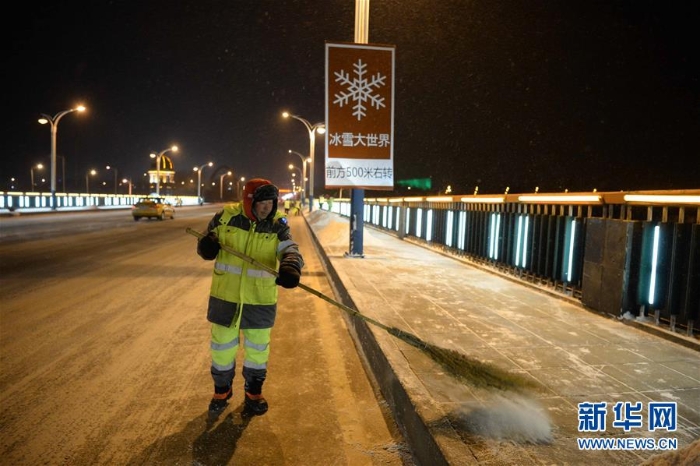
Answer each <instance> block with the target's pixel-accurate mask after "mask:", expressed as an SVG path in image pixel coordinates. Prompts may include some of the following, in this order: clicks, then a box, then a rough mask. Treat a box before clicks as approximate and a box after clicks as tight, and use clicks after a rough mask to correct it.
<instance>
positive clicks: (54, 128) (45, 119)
mask: <svg viewBox="0 0 700 466" xmlns="http://www.w3.org/2000/svg"><path fill="white" fill-rule="evenodd" d="M84 111H85V107H84V106H83V105H78V106H77V107H76V108H69V109H68V110H63V111H62V112H58V113H57V114H55V115H54V116H53V117H52V116H51V115H47V114H45V113H42V114H41V117H42V118H40V119H39V120H38V121H39V123H41V124H42V125H45V124H47V123H49V124H51V209H52V210H56V208H57V205H56V135H57V133H58V122H59V121H60V119H61V118H63V116H64V115H68V114H69V113H72V112H84ZM64 178H65V176H64Z"/></svg>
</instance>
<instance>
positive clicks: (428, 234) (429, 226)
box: [425, 209, 433, 241]
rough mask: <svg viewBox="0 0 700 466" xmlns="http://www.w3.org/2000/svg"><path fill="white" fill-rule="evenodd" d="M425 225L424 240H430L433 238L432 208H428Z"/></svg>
mask: <svg viewBox="0 0 700 466" xmlns="http://www.w3.org/2000/svg"><path fill="white" fill-rule="evenodd" d="M427 217H428V218H427V219H426V226H425V240H426V241H432V239H433V209H428V215H427Z"/></svg>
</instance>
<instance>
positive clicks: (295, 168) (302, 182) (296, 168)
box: [288, 163, 304, 202]
mask: <svg viewBox="0 0 700 466" xmlns="http://www.w3.org/2000/svg"><path fill="white" fill-rule="evenodd" d="M288 168H289V169H290V170H297V171H299V176H300V177H301V185H300V188H301V193H302V202H303V200H304V197H303V196H304V174H303V172H302V171H301V168H299V167H295V166H294V164H291V163H290V164H289V167H288ZM295 176H296V173H292V177H295Z"/></svg>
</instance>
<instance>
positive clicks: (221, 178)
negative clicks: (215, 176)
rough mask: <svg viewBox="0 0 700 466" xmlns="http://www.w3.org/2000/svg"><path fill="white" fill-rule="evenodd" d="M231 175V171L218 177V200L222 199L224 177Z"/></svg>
mask: <svg viewBox="0 0 700 466" xmlns="http://www.w3.org/2000/svg"><path fill="white" fill-rule="evenodd" d="M231 175H233V172H232V171H228V172H226V173H224V174H223V175H221V176H220V177H219V199H222V200H223V198H224V177H225V176H231Z"/></svg>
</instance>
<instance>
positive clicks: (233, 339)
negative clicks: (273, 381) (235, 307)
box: [210, 324, 272, 395]
mask: <svg viewBox="0 0 700 466" xmlns="http://www.w3.org/2000/svg"><path fill="white" fill-rule="evenodd" d="M271 332H272V328H259V329H258V328H256V329H243V330H240V329H239V328H238V325H236V326H234V327H225V326H223V325H218V324H212V326H211V348H210V351H211V360H212V363H211V375H212V378H213V379H214V385H216V386H219V387H225V386H230V385H231V384H232V382H233V377H234V376H235V372H236V354H237V353H238V348H239V345H240V338H241V334H242V336H243V378H244V379H245V382H246V386H245V389H246V391H247V392H249V393H251V394H256V395H257V394H260V393H261V390H262V384H263V382H264V381H265V377H266V375H267V361H268V358H269V356H270V335H271Z"/></svg>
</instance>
